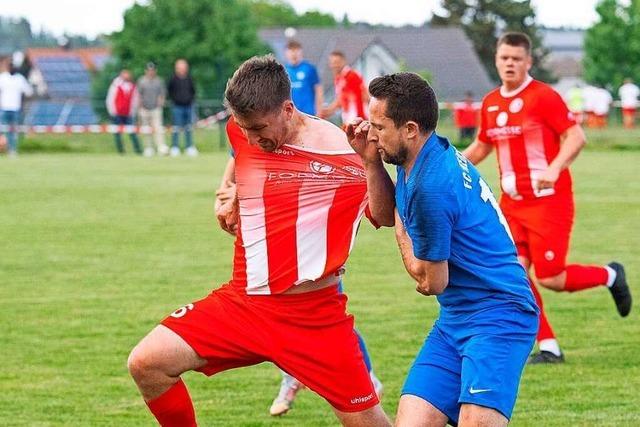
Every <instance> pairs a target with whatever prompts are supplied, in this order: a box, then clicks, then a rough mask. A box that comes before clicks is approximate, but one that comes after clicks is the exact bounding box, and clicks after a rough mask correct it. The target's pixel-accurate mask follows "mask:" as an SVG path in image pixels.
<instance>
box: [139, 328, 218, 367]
mask: <svg viewBox="0 0 640 427" xmlns="http://www.w3.org/2000/svg"><path fill="white" fill-rule="evenodd" d="M206 363H207V361H206V360H205V359H203V358H201V357H200V356H198V354H197V353H196V352H195V351H194V350H193V348H191V346H190V345H189V344H187V342H186V341H185V340H184V339H182V338H181V337H180V336H179V335H178V334H176V333H175V332H173V331H172V330H171V329H169V328H167V327H166V326H163V325H158V326H156V327H155V328H154V329H153V330H152V331H151V332H149V333H148V334H147V335H146V336H145V337H144V338H143V339H142V340H141V341H140V342H139V343H138V345H136V346H135V347H134V349H133V350H132V351H131V354H130V355H129V360H128V365H129V369H130V370H131V372H132V374H133V375H134V376H135V375H136V374H141V373H143V372H144V371H148V370H153V371H159V372H162V373H163V374H164V375H167V376H171V377H175V376H178V375H180V374H182V373H183V372H186V371H190V370H193V369H199V368H201V367H203V366H204V365H206Z"/></svg>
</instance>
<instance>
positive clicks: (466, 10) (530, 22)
mask: <svg viewBox="0 0 640 427" xmlns="http://www.w3.org/2000/svg"><path fill="white" fill-rule="evenodd" d="M442 8H443V9H444V10H445V12H446V14H445V15H438V14H434V16H433V18H432V20H431V25H433V26H444V25H454V26H460V27H462V29H463V30H464V32H465V34H466V35H467V37H469V39H470V40H471V42H472V43H473V46H474V48H475V51H476V53H477V54H478V57H479V58H480V61H481V62H482V65H484V68H485V70H486V71H487V73H489V75H490V76H491V78H492V79H493V80H494V81H496V82H497V81H498V80H499V77H498V73H497V71H496V68H495V53H496V42H497V41H498V36H499V35H500V34H501V33H503V32H505V31H521V32H523V33H526V34H527V35H529V37H531V41H532V43H533V51H532V54H533V60H534V61H533V67H532V69H531V74H532V75H533V76H534V77H535V78H537V79H540V80H543V81H547V82H552V81H554V80H555V79H554V78H553V76H552V75H551V73H550V72H549V71H548V70H546V69H545V68H544V66H543V63H544V57H545V56H546V55H547V53H548V51H547V50H546V49H545V48H544V47H543V46H542V43H541V37H540V35H539V34H538V27H537V26H536V24H535V11H534V10H533V8H532V7H531V1H530V0H521V1H513V0H443V1H442Z"/></svg>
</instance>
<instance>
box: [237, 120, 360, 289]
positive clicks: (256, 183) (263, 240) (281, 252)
mask: <svg viewBox="0 0 640 427" xmlns="http://www.w3.org/2000/svg"><path fill="white" fill-rule="evenodd" d="M227 134H228V135H229V140H230V141H231V145H232V147H233V151H234V157H235V179H236V192H237V196H238V202H239V207H240V212H239V214H240V215H239V216H240V221H239V227H238V235H237V238H236V242H235V254H234V262H233V279H232V284H233V286H238V287H241V288H244V289H246V292H247V293H248V294H252V295H265V294H279V293H282V292H285V291H286V290H287V289H289V288H291V287H292V286H295V285H297V284H300V283H302V282H305V281H309V280H318V279H321V278H324V277H328V276H330V275H335V274H336V273H337V272H339V271H340V270H341V269H342V268H343V266H344V264H345V262H346V261H347V257H348V256H349V252H350V251H351V248H352V247H353V243H354V240H355V236H356V231H357V228H358V225H359V223H360V220H361V218H362V216H363V214H364V213H365V210H366V209H367V205H368V199H367V182H366V176H365V173H364V168H363V165H362V161H361V159H360V156H358V155H357V154H356V153H355V152H354V151H353V150H351V149H350V147H348V149H345V150H343V151H318V150H311V149H306V148H302V147H297V146H290V145H284V146H282V147H280V148H278V149H276V150H275V151H274V152H271V153H267V152H264V151H262V150H260V149H259V148H258V147H254V146H251V145H249V143H248V141H247V139H246V137H245V135H244V133H243V132H242V130H241V128H240V127H239V126H238V125H237V124H236V123H235V121H234V120H233V118H232V119H231V120H229V122H228V124H227Z"/></svg>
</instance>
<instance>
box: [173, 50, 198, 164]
mask: <svg viewBox="0 0 640 427" xmlns="http://www.w3.org/2000/svg"><path fill="white" fill-rule="evenodd" d="M167 92H168V94H169V99H170V100H171V102H172V103H173V106H172V107H171V116H172V118H173V132H172V135H171V151H170V152H169V154H171V156H172V157H177V156H179V155H180V144H179V143H178V136H179V132H180V131H181V130H183V131H184V139H185V147H184V148H185V153H186V154H187V156H191V157H195V156H197V155H198V149H197V148H196V146H195V145H194V144H193V136H192V126H193V115H194V113H193V106H194V101H195V99H196V87H195V85H194V84H193V79H192V78H191V75H190V74H189V64H188V63H187V61H186V60H184V59H178V60H177V61H176V64H175V73H174V75H173V77H171V80H169V83H168V85H167Z"/></svg>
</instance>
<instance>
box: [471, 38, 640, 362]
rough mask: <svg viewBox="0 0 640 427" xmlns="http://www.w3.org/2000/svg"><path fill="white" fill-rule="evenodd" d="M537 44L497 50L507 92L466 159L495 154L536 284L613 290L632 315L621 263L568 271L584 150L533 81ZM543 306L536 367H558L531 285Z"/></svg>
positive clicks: (560, 105)
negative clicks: (577, 170)
mask: <svg viewBox="0 0 640 427" xmlns="http://www.w3.org/2000/svg"><path fill="white" fill-rule="evenodd" d="M531 64H532V58H531V41H530V39H529V37H528V36H527V35H525V34H522V33H506V34H504V35H503V36H502V37H500V39H499V40H498V43H497V52H496V68H497V69H498V74H499V75H500V79H501V80H502V86H501V87H499V88H497V89H495V90H493V91H492V92H490V93H489V94H488V95H487V96H485V98H484V100H483V103H482V110H481V122H480V131H479V133H478V136H477V139H476V141H475V142H474V143H473V144H471V145H470V146H469V147H468V148H467V149H466V150H465V151H464V155H465V156H466V157H467V158H468V159H469V160H471V162H472V163H474V164H476V163H479V162H480V161H482V160H483V159H484V158H485V157H487V155H489V153H490V152H491V151H492V150H493V148H494V147H496V149H497V155H498V165H499V168H500V183H501V187H502V193H503V194H502V198H501V200H500V207H501V208H502V211H503V212H504V214H505V217H506V218H507V221H508V223H509V227H510V229H511V233H512V235H513V238H514V241H515V244H516V247H517V249H518V255H519V259H520V262H521V263H522V264H523V265H524V267H525V268H526V269H527V270H528V269H530V268H531V267H533V268H534V269H535V275H536V278H537V283H538V284H540V285H542V286H544V287H546V288H548V289H552V290H554V291H564V292H575V291H581V290H584V289H589V288H593V287H598V286H606V287H608V288H609V291H611V295H612V296H613V299H614V301H615V304H616V307H617V309H618V312H619V313H620V315H621V316H623V317H624V316H627V315H628V314H629V311H630V310H631V294H630V291H629V287H628V285H627V281H626V278H625V271H624V268H623V266H622V265H621V264H619V263H617V262H611V263H609V264H608V265H606V266H594V265H582V264H566V258H567V252H568V249H569V239H570V235H571V228H572V226H573V219H574V202H573V190H572V184H571V175H570V173H569V165H570V164H571V162H573V160H574V159H575V158H576V157H577V156H578V153H580V150H581V149H582V147H583V146H584V144H585V136H584V132H583V131H582V128H581V127H580V126H579V125H578V124H576V122H575V120H574V118H573V115H572V114H571V113H570V112H569V110H568V109H567V106H566V105H565V103H564V101H563V100H562V98H561V97H560V95H559V94H558V93H556V92H555V91H554V90H553V89H552V88H551V87H550V86H548V85H546V84H544V83H542V82H539V81H537V80H534V79H532V78H531V76H529V69H530V68H531ZM531 288H532V290H533V293H534V295H535V297H536V300H537V302H538V305H539V306H540V329H539V332H538V337H537V340H538V345H539V348H540V352H539V353H537V354H535V355H533V356H532V357H531V359H530V363H556V362H562V361H564V356H563V354H562V352H561V351H560V347H559V345H558V342H557V340H556V338H555V334H554V333H553V330H552V329H551V325H550V324H549V322H548V320H547V318H546V315H545V313H544V310H543V306H542V299H541V297H540V294H539V292H538V291H537V289H536V287H535V285H534V284H533V282H531Z"/></svg>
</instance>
